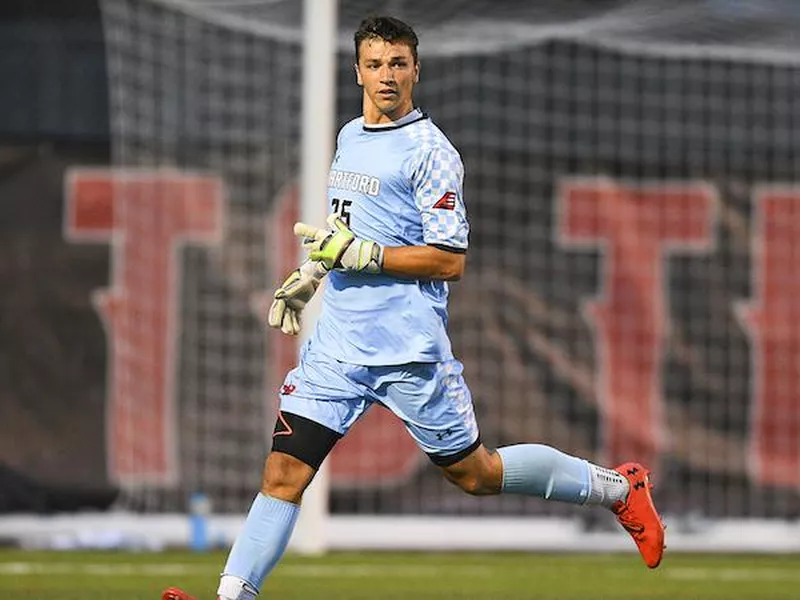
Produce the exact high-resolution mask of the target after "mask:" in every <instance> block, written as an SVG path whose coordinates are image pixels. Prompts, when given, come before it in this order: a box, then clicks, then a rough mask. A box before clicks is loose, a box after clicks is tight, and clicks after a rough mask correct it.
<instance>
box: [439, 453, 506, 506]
mask: <svg viewBox="0 0 800 600" xmlns="http://www.w3.org/2000/svg"><path fill="white" fill-rule="evenodd" d="M442 471H443V472H444V476H445V478H446V479H447V480H448V481H449V482H450V483H453V484H454V485H457V486H458V487H459V488H461V489H462V490H464V491H465V492H466V493H467V494H470V495H471V496H491V495H494V494H499V493H500V490H501V488H502V482H503V465H502V462H501V460H500V456H499V455H498V454H497V453H496V452H489V451H488V450H487V449H486V448H485V447H484V446H479V447H478V448H477V449H476V450H475V452H473V453H472V454H470V455H469V456H467V457H466V458H464V459H462V460H460V461H458V462H457V463H455V464H453V465H449V466H446V467H442Z"/></svg>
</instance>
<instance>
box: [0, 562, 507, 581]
mask: <svg viewBox="0 0 800 600" xmlns="http://www.w3.org/2000/svg"><path fill="white" fill-rule="evenodd" d="M211 571H213V567H210V566H209V565H199V564H187V563H164V564H150V565H148V564H132V563H57V562H54V563H43V562H22V561H20V562H5V563H2V562H0V576H4V575H17V576H22V575H99V576H104V577H114V576H142V577H148V576H149V577H163V576H166V575H207V574H208V573H209V572H211ZM454 572H455V573H458V574H459V575H461V576H479V577H488V576H491V575H492V574H493V573H494V570H493V569H491V568H488V567H481V566H473V565H440V566H425V565H419V566H411V565H404V566H398V567H387V566H385V565H286V566H279V567H278V568H277V570H276V575H282V576H287V577H352V578H358V577H399V578H410V577H441V576H442V575H445V574H448V575H450V574H453V573H454Z"/></svg>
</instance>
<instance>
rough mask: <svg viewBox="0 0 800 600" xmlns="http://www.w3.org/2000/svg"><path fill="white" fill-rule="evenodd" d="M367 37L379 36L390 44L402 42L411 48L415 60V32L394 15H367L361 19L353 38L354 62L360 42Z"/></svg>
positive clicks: (415, 60) (417, 42)
mask: <svg viewBox="0 0 800 600" xmlns="http://www.w3.org/2000/svg"><path fill="white" fill-rule="evenodd" d="M369 38H380V39H382V40H384V41H386V42H389V43H390V44H396V43H398V42H402V43H404V44H408V46H409V47H410V48H411V56H413V57H414V62H417V44H419V39H417V34H416V33H414V30H413V29H412V28H411V26H410V25H408V24H407V23H403V21H401V20H400V19H395V18H394V17H367V18H366V19H364V20H363V21H361V25H359V26H358V29H357V30H356V33H355V35H354V36H353V39H354V41H355V43H356V62H358V50H359V48H360V47H361V42H363V41H364V40H366V39H369Z"/></svg>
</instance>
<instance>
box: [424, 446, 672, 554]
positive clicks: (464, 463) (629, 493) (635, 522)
mask: <svg viewBox="0 0 800 600" xmlns="http://www.w3.org/2000/svg"><path fill="white" fill-rule="evenodd" d="M439 460H440V461H441V460H444V457H439ZM442 468H443V471H444V474H445V477H446V478H447V479H448V480H449V481H451V482H452V483H454V484H456V485H458V486H459V487H461V488H462V489H463V490H464V491H466V492H467V493H470V494H474V495H490V494H499V493H506V494H523V495H526V496H537V497H539V498H544V499H546V500H557V501H561V502H569V503H572V504H589V505H591V504H596V505H600V506H604V507H606V508H608V509H610V510H612V511H613V512H614V514H615V515H616V516H617V519H618V521H619V522H620V524H621V525H622V526H623V527H624V528H625V530H626V531H627V532H628V533H629V534H630V535H631V537H633V539H634V542H636V546H637V548H638V549H639V552H640V553H641V555H642V558H643V559H644V561H645V564H647V566H648V567H650V568H655V567H657V566H658V565H659V563H660V562H661V557H662V555H663V551H664V525H663V523H662V522H661V518H660V516H659V515H658V513H657V512H656V509H655V506H654V504H653V499H652V497H651V495H650V489H651V488H652V484H651V483H650V479H649V471H648V470H647V469H646V468H645V467H643V466H642V465H640V464H638V463H626V464H624V465H620V466H619V467H617V468H616V469H613V470H612V469H606V468H604V467H601V466H598V465H595V464H592V463H590V462H588V461H586V460H583V459H581V458H577V457H575V456H570V455H568V454H564V453H563V452H561V451H559V450H556V449H555V448H551V447H550V446H545V445H542V444H517V445H514V446H505V447H502V448H498V449H497V451H495V452H491V451H489V450H487V449H486V448H485V447H484V446H480V447H479V448H477V449H476V450H475V451H474V452H472V454H470V455H469V456H467V457H465V458H463V459H461V460H459V461H458V462H456V463H454V464H451V465H446V466H442Z"/></svg>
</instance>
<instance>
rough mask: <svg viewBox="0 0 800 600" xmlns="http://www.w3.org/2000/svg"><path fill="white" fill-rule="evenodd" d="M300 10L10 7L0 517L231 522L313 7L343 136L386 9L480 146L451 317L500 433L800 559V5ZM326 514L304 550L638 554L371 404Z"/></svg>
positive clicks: (697, 521)
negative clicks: (330, 38)
mask: <svg viewBox="0 0 800 600" xmlns="http://www.w3.org/2000/svg"><path fill="white" fill-rule="evenodd" d="M303 6H304V4H303V3H302V2H300V1H299V0H298V1H294V0H214V1H211V0H208V1H206V0H100V1H99V2H98V1H97V0H71V1H70V2H68V3H64V2H55V1H54V2H46V1H44V0H39V1H36V2H28V1H22V0H13V1H8V0H6V1H5V2H3V3H2V4H0V17H2V20H1V21H0V77H2V79H3V80H4V81H6V82H7V85H6V87H5V90H4V92H3V93H2V94H0V198H2V201H1V202H0V232H1V233H0V274H2V285H1V286H0V307H2V310H0V373H1V374H2V377H0V381H2V383H0V513H2V514H1V515H0V538H2V539H3V540H4V541H6V542H8V543H10V544H13V545H21V546H23V547H26V548H95V547H106V548H139V549H141V548H161V547H164V546H173V545H178V546H185V545H187V544H189V543H190V542H191V541H192V535H191V532H192V529H191V527H190V520H189V519H188V518H187V516H186V515H187V514H188V513H189V512H191V511H192V510H193V509H195V508H197V506H196V503H193V502H192V500H191V499H192V498H193V497H194V498H195V499H196V498H197V496H196V494H198V493H201V494H203V496H204V497H205V498H207V500H208V503H207V504H205V505H204V507H205V508H208V507H210V512H211V515H210V517H209V518H208V527H209V530H208V531H209V534H208V535H209V543H210V544H211V545H220V546H224V545H225V544H227V543H228V542H229V541H230V540H231V539H232V536H233V535H234V534H235V532H236V529H237V527H238V525H239V523H240V522H241V519H242V516H243V513H244V511H245V510H246V509H247V506H248V505H249V502H250V500H251V498H252V495H253V494H254V492H255V491H256V489H257V487H258V485H259V480H260V472H261V466H262V461H263V458H264V456H265V454H266V452H267V451H268V449H269V444H270V436H269V433H270V432H271V430H272V425H273V421H274V418H275V403H276V399H275V390H276V387H277V386H278V385H279V384H280V382H281V381H282V378H283V374H284V373H285V371H286V370H287V368H289V367H290V366H291V365H292V363H293V362H294V360H295V354H296V351H297V348H296V346H295V343H294V342H292V341H290V340H288V339H287V338H285V337H281V336H280V334H278V333H273V332H270V331H266V330H265V327H264V325H263V321H264V317H263V314H264V313H263V302H264V294H265V293H266V294H269V293H270V292H271V290H272V289H273V288H274V287H275V285H276V284H277V283H278V282H279V280H281V279H282V278H283V276H284V275H285V273H286V272H287V271H288V270H289V268H290V267H291V266H293V265H294V264H295V262H296V261H297V258H298V249H297V247H296V244H295V242H294V240H293V239H292V237H291V232H290V231H289V228H290V224H291V223H292V222H293V220H294V219H295V218H296V217H297V215H298V214H300V211H301V203H300V200H299V198H300V195H301V192H300V189H301V187H302V185H301V180H300V177H301V172H302V170H303V165H302V164H301V163H302V160H301V157H302V148H301V140H302V139H303V138H302V135H303V133H304V132H303V131H302V129H303V128H302V126H301V125H302V123H304V122H307V121H306V120H305V119H307V118H308V114H312V113H313V114H317V115H319V114H322V115H323V116H324V114H323V113H324V111H326V110H328V108H327V107H328V106H330V104H331V103H327V104H326V99H325V97H324V94H323V93H322V91H321V93H320V97H319V98H317V97H316V94H314V93H311V94H306V95H305V98H307V99H309V101H308V102H304V93H303V87H302V82H303V78H304V73H303V68H304V64H306V63H304V59H303V50H304V44H303V40H304V39H307V37H304V34H306V33H307V31H305V30H304V23H312V22H313V23H314V25H313V26H314V27H320V31H321V32H324V31H326V29H328V30H332V31H336V32H338V34H337V35H336V36H335V39H334V43H335V47H336V48H337V53H336V57H335V65H336V66H335V68H336V80H335V84H336V87H335V110H334V109H331V110H333V112H331V114H330V115H329V116H330V122H331V123H333V127H332V128H331V129H330V130H329V131H327V130H320V131H313V132H308V131H306V132H305V133H307V134H309V135H312V136H313V137H312V138H307V139H314V138H316V139H318V140H319V144H320V146H321V147H322V148H323V149H324V148H326V147H328V145H329V144H332V142H333V136H334V135H335V129H336V128H337V127H338V126H340V125H341V124H343V123H344V122H346V121H347V120H349V119H350V118H351V117H352V116H355V115H356V114H358V113H359V111H360V100H359V98H360V89H359V88H358V87H356V85H355V84H354V81H353V79H354V78H353V73H352V67H351V64H352V55H353V50H352V42H351V39H352V37H351V36H352V31H353V30H354V29H355V27H356V26H357V24H358V22H359V21H360V19H361V18H362V17H363V16H365V15H366V14H369V13H372V12H374V13H391V14H393V15H396V16H398V17H400V18H403V19H406V20H408V21H409V22H410V23H411V24H412V25H413V26H415V28H416V29H417V31H418V33H419V35H420V39H421V43H420V56H421V61H422V78H421V84H420V85H419V87H418V94H417V101H418V104H419V105H421V106H422V107H424V108H425V109H426V110H427V112H429V114H430V115H431V116H432V117H433V119H434V120H435V121H436V122H437V123H438V124H439V126H440V127H441V128H442V129H443V130H444V131H445V132H446V133H447V134H448V136H449V137H450V138H451V139H452V141H453V142H454V143H455V145H456V146H457V147H458V148H459V150H460V151H461V153H462V156H463V158H464V162H465V165H466V172H467V176H466V200H467V204H468V209H469V212H470V216H471V223H472V235H471V249H470V253H469V263H468V265H469V266H468V272H467V275H466V277H465V278H464V279H463V280H462V281H461V282H459V283H457V284H455V285H453V286H452V287H451V292H452V295H451V298H452V301H451V332H452V336H453V339H454V344H455V349H456V353H457V355H458V357H459V358H460V359H461V360H462V361H463V362H464V364H465V366H466V376H467V381H468V383H469V385H470V387H471V389H472V391H473V397H474V399H475V402H476V408H477V413H478V417H479V422H480V424H481V429H482V436H483V438H484V440H485V441H486V442H487V443H488V444H489V445H492V446H497V445H502V444H508V443H515V442H518V441H523V440H536V441H541V442H544V443H549V444H552V445H555V446H557V447H559V448H561V449H563V450H565V451H568V452H571V453H575V454H579V455H582V456H585V457H587V458H590V459H592V460H594V461H598V462H602V463H607V464H614V463H615V462H617V461H620V460H624V459H629V458H631V457H636V458H637V459H640V460H642V461H644V462H647V463H649V464H650V465H652V467H653V469H654V471H655V481H656V483H657V489H656V497H657V503H658V505H659V508H660V509H661V510H662V511H663V512H664V513H665V515H666V519H667V522H668V524H669V526H670V530H669V532H668V533H669V545H670V548H671V549H673V550H689V551H720V550H721V551H738V552H751V551H760V552H798V551H800V523H798V516H799V513H800V510H799V509H800V303H798V302H797V296H798V294H800V186H798V184H797V178H798V173H800V170H798V168H799V167H800V153H798V143H799V142H800V101H798V100H797V98H798V97H800V46H799V45H798V41H797V36H796V32H797V28H798V26H800V5H798V3H796V2H794V1H793V0H760V1H752V2H742V1H738V0H692V1H683V0H672V1H670V2H665V1H648V0H640V1H622V0H616V1H615V0H591V1H588V0H584V1H578V0H559V1H556V0H552V1H544V0H542V1H538V2H517V1H512V0H494V1H489V0H442V1H440V2H436V3H432V2H422V1H419V0H394V1H388V0H387V1H368V0H341V1H340V2H338V4H337V5H336V6H335V8H336V10H334V11H333V12H332V13H331V14H332V15H333V16H334V17H335V18H336V21H335V22H327V21H326V22H324V23H323V22H319V21H320V19H317V20H316V21H315V19H306V20H305V21H304V19H303ZM317 6H319V4H318V5H317ZM326 12H328V13H330V12H331V11H329V10H328V11H326ZM327 58H330V57H329V56H328V57H326V56H324V55H322V56H321V57H320V59H319V63H317V64H320V65H325V64H327V63H326V59H327ZM311 64H315V63H311ZM306 75H308V74H306ZM319 77H320V81H324V73H323V74H322V75H319ZM313 78H314V77H313V75H312V77H311V80H312V81H313ZM317 100H319V102H317ZM303 110H307V111H312V113H308V114H306V115H305V116H304V114H303ZM314 111H316V112H314ZM320 111H322V112H320ZM322 177H323V178H324V173H323V174H322ZM320 202H323V201H322V199H320ZM311 505H312V508H309V512H310V513H311V512H313V513H314V514H315V515H316V517H315V519H316V520H314V521H313V523H312V525H311V526H306V527H303V528H301V529H300V531H299V532H298V535H297V536H295V538H296V539H294V540H293V545H294V547H295V549H300V550H302V549H308V550H311V551H317V550H325V549H334V550H336V549H360V550H369V549H374V548H386V549H427V550H446V549H450V550H463V549H506V550H511V549H516V550H572V551H576V550H589V551H601V550H620V551H629V550H631V549H632V548H630V547H629V546H630V544H629V541H628V540H627V538H626V537H625V536H624V535H622V534H621V533H620V532H619V531H618V530H617V529H616V527H615V525H614V524H613V523H611V522H610V521H608V520H606V519H605V515H601V514H598V513H597V512H596V511H578V510H575V509H574V508H573V507H565V506H560V505H557V504H552V503H545V502H541V501H538V500H533V499H525V498H518V497H503V498H489V499H475V498H470V497H467V496H466V495H463V494H462V493H461V492H459V491H457V490H456V489H455V488H452V487H451V486H449V485H448V484H447V483H445V482H444V480H443V479H442V478H441V476H440V475H439V474H438V472H437V470H436V469H435V468H433V467H432V466H431V465H430V464H429V463H428V462H427V460H426V459H425V458H424V456H423V455H421V453H420V452H419V451H418V450H417V449H416V448H415V447H414V445H413V443H412V442H411V440H410V438H408V437H407V436H406V434H405V432H404V431H403V429H402V427H400V426H399V424H398V423H397V422H396V421H394V419H393V417H391V415H389V414H388V413H386V412H381V411H380V410H378V409H376V410H375V411H374V412H373V413H372V414H370V415H369V416H368V417H367V418H366V419H365V421H364V422H362V423H361V424H359V425H358V426H357V427H356V429H355V430H354V431H353V432H352V434H351V435H350V436H349V437H348V438H346V439H345V440H344V441H343V442H341V443H340V445H339V446H338V447H337V448H336V450H335V451H334V454H333V455H332V457H331V459H330V460H329V461H328V464H327V474H326V477H325V478H324V479H323V481H321V485H320V486H318V489H317V492H316V494H315V496H314V500H313V501H312V502H311ZM353 597H355V596H353ZM498 597H499V596H498ZM763 597H764V598H766V596H763ZM776 597H777V596H776ZM787 597H788V596H787Z"/></svg>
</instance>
